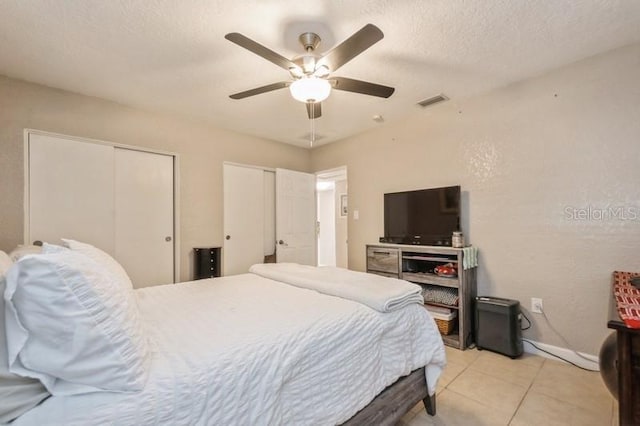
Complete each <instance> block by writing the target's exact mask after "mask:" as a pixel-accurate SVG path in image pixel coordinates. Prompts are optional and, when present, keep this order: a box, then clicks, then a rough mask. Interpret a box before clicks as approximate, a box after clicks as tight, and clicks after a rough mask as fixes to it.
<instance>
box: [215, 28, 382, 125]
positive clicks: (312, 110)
mask: <svg viewBox="0 0 640 426" xmlns="http://www.w3.org/2000/svg"><path fill="white" fill-rule="evenodd" d="M224 37H225V38H226V39H227V40H229V41H231V42H233V43H235V44H237V45H238V46H240V47H244V48H245V49H247V50H249V51H251V52H253V53H255V54H256V55H258V56H262V57H263V58H264V59H266V60H267V61H270V62H273V63H274V64H276V65H277V66H279V67H281V68H284V69H285V70H287V71H289V74H290V75H291V77H292V80H291V81H280V82H278V83H272V84H268V85H266V86H261V87H257V88H255V89H250V90H246V91H244V92H239V93H234V94H233V95H230V96H229V97H230V98H231V99H244V98H247V97H249V96H254V95H259V94H261V93H266V92H271V91H273V90H278V89H284V88H285V87H288V88H289V90H290V91H291V95H292V96H293V97H294V99H296V100H298V101H300V102H304V103H306V105H307V114H308V116H309V118H310V119H312V120H313V119H315V118H318V117H320V116H321V115H322V109H321V102H322V101H323V100H325V99H326V98H327V97H328V96H329V93H330V92H331V89H332V88H333V89H335V90H344V91H347V92H354V93H362V94H365V95H371V96H378V97H381V98H388V97H389V96H391V95H392V94H393V92H394V90H395V89H394V88H393V87H388V86H383V85H380V84H375V83H369V82H367V81H362V80H354V79H352V78H346V77H333V76H331V77H330V76H329V74H331V73H332V72H335V71H336V70H337V69H338V68H340V67H341V66H343V65H344V64H346V63H347V62H349V61H350V60H351V59H353V58H355V57H356V56H358V55H359V54H361V53H362V52H364V51H365V50H367V49H368V48H369V47H371V46H373V45H374V44H375V43H377V42H378V41H380V40H382V38H383V37H384V34H382V31H380V29H379V28H378V27H376V26H375V25H373V24H367V25H365V26H364V27H362V28H361V29H360V30H359V31H357V32H356V33H355V34H353V35H352V36H351V37H349V38H348V39H346V40H345V41H343V42H342V43H341V44H339V45H337V46H336V47H334V48H333V49H331V50H330V51H328V52H327V53H325V54H324V55H318V54H317V53H316V52H315V51H316V48H317V47H318V45H319V44H320V37H319V36H318V35H317V34H315V33H311V32H307V33H303V34H301V35H300V37H299V41H300V43H301V44H302V46H303V48H304V50H305V53H304V54H302V55H300V56H296V57H294V58H293V59H291V60H289V59H287V58H285V57H283V56H281V55H279V54H277V53H276V52H274V51H272V50H270V49H268V48H266V47H264V46H263V45H261V44H259V43H257V42H255V41H253V40H251V39H250V38H248V37H245V36H244V35H242V34H240V33H229V34H227V35H225V36H224Z"/></svg>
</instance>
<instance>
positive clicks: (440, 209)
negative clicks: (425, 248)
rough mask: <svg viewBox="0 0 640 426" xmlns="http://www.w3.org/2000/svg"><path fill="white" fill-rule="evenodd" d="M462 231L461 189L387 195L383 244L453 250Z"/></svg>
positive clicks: (437, 189) (427, 190)
mask: <svg viewBox="0 0 640 426" xmlns="http://www.w3.org/2000/svg"><path fill="white" fill-rule="evenodd" d="M459 230H460V186H448V187H443V188H431V189H421V190H416V191H405V192H393V193H389V194H384V238H383V239H381V241H384V242H388V243H396V244H420V245H443V246H444V245H446V246H450V245H451V236H452V234H453V232H454V231H459Z"/></svg>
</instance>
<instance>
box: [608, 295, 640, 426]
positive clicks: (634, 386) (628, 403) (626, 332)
mask: <svg viewBox="0 0 640 426" xmlns="http://www.w3.org/2000/svg"><path fill="white" fill-rule="evenodd" d="M611 302H612V303H611V304H610V307H609V322H607V327H609V328H611V329H613V330H615V331H616V337H617V341H618V415H619V419H620V425H621V426H627V425H640V329H634V328H627V326H626V325H625V324H624V322H623V321H622V319H620V316H619V315H618V310H617V308H616V306H615V300H614V298H613V297H612V298H611Z"/></svg>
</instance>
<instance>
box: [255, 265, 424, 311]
mask: <svg viewBox="0 0 640 426" xmlns="http://www.w3.org/2000/svg"><path fill="white" fill-rule="evenodd" d="M249 272H252V273H254V274H257V275H260V276H261V277H265V278H271V279H272V280H276V281H280V282H283V283H287V284H291V285H294V286H296V287H302V288H307V289H309V290H316V291H318V292H320V293H322V294H328V295H331V296H337V297H342V298H344V299H349V300H353V301H356V302H360V303H362V304H364V305H367V306H368V307H370V308H372V309H375V310H376V311H379V312H391V311H395V310H396V309H402V308H403V307H405V306H407V305H410V304H412V303H420V304H422V303H424V299H423V298H422V289H421V288H420V286H419V285H417V284H412V283H410V282H408V281H403V280H399V279H396V278H387V277H381V276H379V275H374V274H365V273H364V272H358V271H351V270H349V269H344V268H336V267H335V266H320V267H317V266H310V265H300V264H297V263H258V264H255V265H253V266H252V267H251V268H250V269H249Z"/></svg>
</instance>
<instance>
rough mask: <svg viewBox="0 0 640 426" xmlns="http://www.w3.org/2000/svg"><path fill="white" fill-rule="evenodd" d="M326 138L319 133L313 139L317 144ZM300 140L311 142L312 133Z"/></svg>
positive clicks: (306, 134) (301, 137)
mask: <svg viewBox="0 0 640 426" xmlns="http://www.w3.org/2000/svg"><path fill="white" fill-rule="evenodd" d="M324 138H325V136H324V135H320V134H318V133H316V134H315V137H314V138H313V139H314V140H315V141H316V142H318V141H320V140H322V139H324ZM299 139H302V140H304V141H309V140H310V139H311V132H308V133H305V134H304V135H302V136H300V137H299Z"/></svg>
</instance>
